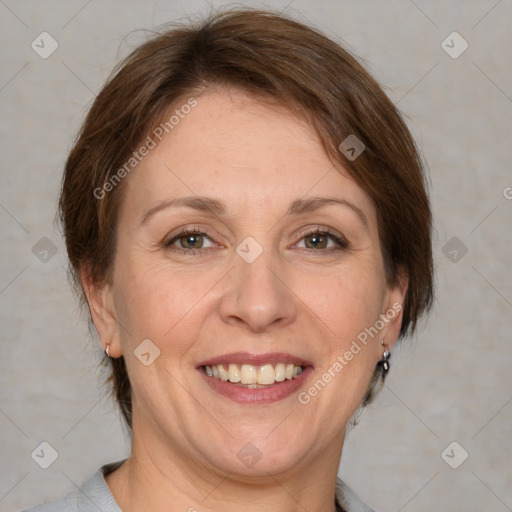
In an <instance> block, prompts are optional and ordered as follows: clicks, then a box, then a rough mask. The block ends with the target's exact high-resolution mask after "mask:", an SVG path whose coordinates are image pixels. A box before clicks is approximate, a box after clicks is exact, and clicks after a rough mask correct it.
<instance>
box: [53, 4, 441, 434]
mask: <svg viewBox="0 0 512 512" xmlns="http://www.w3.org/2000/svg"><path fill="white" fill-rule="evenodd" d="M214 84H218V85H228V86H235V87H238V88H241V89H243V90H244V91H246V92H248V93H250V94H251V95H253V96H255V97H258V98H261V99H262V100H264V101H277V102H279V103H281V104H283V105H286V106H288V107H290V108H292V109H293V110H294V111H295V112H296V113H297V114H298V115H300V116H302V117H303V118H304V119H306V120H307V121H308V122H309V123H310V124H311V126H312V127H313V128H314V129H315V131H316V133H317V134H318V136H319V138H320V140H321V142H322V144H323V147H324V149H325V150H326V153H327V154H328V155H329V157H330V158H331V160H332V161H333V162H335V163H338V164H342V165H343V167H344V168H345V169H346V170H347V171H348V172H349V173H350V175H351V176H352V177H353V179H354V180H355V181H356V182H357V183H358V184H359V185H360V186H361V187H362V188H363V189H364V190H365V191H366V192H367V193H368V194H369V196H370V197H371V198H372V200H373V203H374V205H375V208H376V211H377V218H378V229H379V237H380V241H381V247H382V253H383V259H384V263H385V270H386V277H387V280H388V283H389V284H396V283H397V277H398V268H399V266H403V267H404V268H405V269H406V270H407V272H408V278H409V285H408V290H407V293H406V296H405V301H404V306H403V319H402V325H401V330H400V337H405V336H407V335H410V334H412V333H413V332H414V331H415V328H416V325H417V321H418V319H419V317H420V316H421V315H422V314H423V313H425V312H426V311H428V310H429V309H430V307H431V304H432V301H433V261H432V241H431V232H432V215H431V211H430V205H429V199H428V194H427V184H426V181H425V175H424V172H423V165H422V162H421V158H420V156H419V153H418V151H417V148H416V146H415V143H414V141H413V139H412V137H411V134H410V133H409V130H408V129H407V126H406V125H405V123H404V121H403V120H402V117H401V115H400V113H399V112H398V110H397V108H396V107H395V106H394V105H393V103H392V102H391V101H390V100H389V98H388V97H387V96H386V94H385V93H384V92H383V90H382V89H381V87H380V86H379V84H378V83H377V82H376V81H375V80H374V79H373V78H372V77H371V76H370V75H369V73H368V72H367V71H366V70H365V69H364V68H363V67H362V65H361V64H359V63H358V62H357V60H356V59H355V58H354V57H353V56H352V55H351V54H350V53H348V52H347V51H346V50H345V49H344V48H343V47H341V46H340V45H339V44H337V43H336V42H334V41H332V40H331V39H329V38H327V37H326V36H324V35H323V34H321V33H320V32H319V31H317V30H315V29H313V28H310V27H308V26H307V25H305V24H302V23H300V22H298V21H296V20H293V19H292V18H290V17H288V16H285V15H283V14H282V13H275V12H271V11H262V10H254V9H236V10H228V11H220V12H216V13H213V14H210V15H209V16H208V17H207V18H206V19H205V20H202V21H199V22H196V23H189V24H180V25H173V26H171V27H169V26H164V27H163V28H162V29H161V30H160V31H159V32H157V34H156V35H155V36H154V37H152V38H151V39H150V40H148V41H147V42H145V43H144V44H142V45H141V46H139V47H138V48H136V49H135V50H134V51H133V52H132V53H131V54H130V55H129V56H128V57H127V58H126V59H124V60H123V61H122V62H121V63H120V64H119V65H118V66H117V67H116V68H115V69H114V70H113V72H112V75H111V76H110V78H109V79H108V80H107V83H106V84H105V86H104V87H103V88H102V90H101V92H100V93H99V94H98V96H97V98H96V99H95V101H94V104H93V105H92V107H91V109H90V111H89V112H88V115H87V117H86V119H85V121H84V123H83V126H82V128H81V130H80V132H79V134H78V137H77V140H76V142H75V144H74V147H73V148H72V150H71V152H70V154H69V157H68V159H67V162H66V166H65V172H64V176H63V183H62V194H61V197H60V202H59V212H60V220H61V222H62V225H63V230H64V236H65V240H66V247H67V251H68V255H69V260H70V274H71V277H72V279H73V281H74V284H75V287H76V290H77V292H78V293H79V295H80V296H81V299H82V301H84V293H83V288H82V283H81V279H80V272H81V269H82V268H83V267H84V266H87V267H88V268H89V269H90V273H91V277H92V279H93V281H94V282H96V283H102V282H109V281H110V279H111V271H112V262H113V259H114V254H115V247H116V236H115V235H116V224H117V216H118V211H119V205H120V201H121V200H122V190H123V186H122V185H123V182H122V181H121V182H120V183H119V185H118V186H116V187H113V188H112V190H111V191H109V192H108V193H107V194H102V197H101V198H100V199H98V198H97V194H95V192H94V191H95V190H97V189H98V187H103V186H104V184H105V183H107V182H108V181H109V179H112V176H114V174H115V173H116V171H118V170H119V169H120V168H121V167H122V166H123V164H124V163H125V162H126V161H127V159H129V158H130V155H132V153H133V152H134V150H135V149H136V148H137V146H138V145H139V144H140V142H141V141H142V140H144V139H145V137H147V135H148V134H149V133H150V132H151V131H152V130H153V129H154V128H155V126H157V125H158V124H159V123H160V122H161V121H162V119H163V117H164V115H165V113H166V112H168V111H169V108H170V107H171V106H172V105H173V104H176V102H177V101H178V100H180V99H181V98H183V97H185V96H186V95H188V96H190V95H192V94H200V93H201V92H202V91H204V90H205V89H207V88H208V86H210V85H214ZM349 135H355V136H356V137H357V138H358V139H359V140H360V141H362V142H363V144H364V146H365V150H364V151H363V153H362V154H361V155H360V156H359V157H358V158H357V159H355V160H353V159H351V158H348V157H347V156H346V155H345V154H344V153H343V152H342V151H340V149H339V145H340V143H341V142H342V141H344V140H345V138H346V137H347V136H349ZM125 179H129V178H125ZM109 361H110V364H111V366H112V373H111V375H110V377H109V379H108V381H110V382H111V383H112V391H113V393H115V397H116V400H117V402H118V404H119V406H120V408H121V412H122V414H123V416H124V418H125V420H126V423H127V425H128V427H129V428H130V430H131V426H132V422H131V414H132V404H131V388H130V381H129V378H128V374H127V371H126V366H125V362H124V358H123V357H122V356H121V357H119V358H116V359H109ZM378 380H379V369H377V370H376V372H375V374H374V378H373V380H372V385H371V386H370V388H369V390H368V393H367V395H366V397H365V399H364V401H363V406H364V405H365V404H367V403H369V402H370V400H371V399H372V398H373V390H374V387H375V383H376V382H377V381H378Z"/></svg>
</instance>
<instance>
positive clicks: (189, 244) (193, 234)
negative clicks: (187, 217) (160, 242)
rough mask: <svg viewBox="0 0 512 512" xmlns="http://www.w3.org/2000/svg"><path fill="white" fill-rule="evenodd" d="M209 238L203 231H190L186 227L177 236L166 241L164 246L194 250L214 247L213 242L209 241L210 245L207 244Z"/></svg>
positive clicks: (188, 250)
mask: <svg viewBox="0 0 512 512" xmlns="http://www.w3.org/2000/svg"><path fill="white" fill-rule="evenodd" d="M208 240H209V237H208V236H207V234H206V233H203V232H202V231H188V230H186V229H184V230H183V231H181V233H178V234H177V235H176V236H174V237H172V238H171V239H169V240H168V241H166V242H164V247H166V248H170V249H176V250H181V251H187V252H193V251H195V250H201V249H204V248H205V247H212V246H213V245H214V244H213V243H212V242H209V243H210V245H207V246H205V243H206V242H207V241H208Z"/></svg>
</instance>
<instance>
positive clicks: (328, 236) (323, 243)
mask: <svg viewBox="0 0 512 512" xmlns="http://www.w3.org/2000/svg"><path fill="white" fill-rule="evenodd" d="M302 240H304V245H303V246H302V247H300V242H299V244H297V247H300V248H301V249H302V248H305V249H308V250H313V251H317V250H321V249H331V250H332V249H333V250H341V249H347V248H348V245H349V244H348V241H347V240H346V239H345V238H344V237H342V236H339V235H337V234H335V233H332V232H330V231H329V230H323V231H322V230H319V229H314V230H311V231H309V232H307V233H305V234H304V235H303V237H302V238H301V242H302ZM329 243H330V245H329ZM329 252H330V251H329Z"/></svg>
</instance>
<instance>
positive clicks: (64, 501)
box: [22, 460, 375, 512]
mask: <svg viewBox="0 0 512 512" xmlns="http://www.w3.org/2000/svg"><path fill="white" fill-rule="evenodd" d="M123 462H124V460H121V461H118V462H111V463H110V464H105V465H104V466H102V467H101V468H100V469H98V471H96V473H94V475H92V477H91V478H90V479H89V480H88V481H87V482H85V484H84V485H82V487H81V488H79V489H75V490H73V491H71V492H70V493H69V494H66V496H64V497H63V498H61V499H59V500H57V501H52V502H51V503H45V504H43V505H36V506H35V507H31V508H29V509H26V510H24V511H22V512H122V510H121V508H120V507H119V505H118V504H117V502H116V500H115V498H114V496H113V495H112V493H111V492H110V489H109V487H108V485H107V483H106V482H105V478H104V477H105V475H108V474H109V473H110V472H112V471H114V470H115V469H117V468H118V467H119V466H120V465H121V464H122V463H123ZM336 499H337V500H338V504H339V505H341V506H342V507H343V510H344V511H345V512H375V511H374V510H373V509H371V508H369V507H368V506H367V505H365V504H364V503H363V502H362V501H361V500H360V499H359V497H358V496H357V495H356V493H355V492H354V491H353V490H352V489H350V487H349V486H348V485H347V484H345V483H344V482H343V481H342V480H341V479H339V478H338V482H337V488H336Z"/></svg>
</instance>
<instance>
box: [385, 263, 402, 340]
mask: <svg viewBox="0 0 512 512" xmlns="http://www.w3.org/2000/svg"><path fill="white" fill-rule="evenodd" d="M397 272H398V276H397V283H396V284H395V285H394V286H392V287H389V288H388V293H387V298H386V300H385V302H384V307H385V310H384V311H383V314H384V315H386V317H387V318H388V319H389V322H388V324H387V326H386V330H385V332H383V333H382V335H383V336H382V338H383V340H384V343H385V345H386V347H387V348H388V349H391V347H392V346H393V345H394V344H395V342H396V340H397V339H398V336H399V335H400V328H401V327H402V318H403V309H404V302H405V296H406V294H407V289H408V287H409V274H408V272H407V269H406V268H405V266H403V265H399V266H398V269H397Z"/></svg>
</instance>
